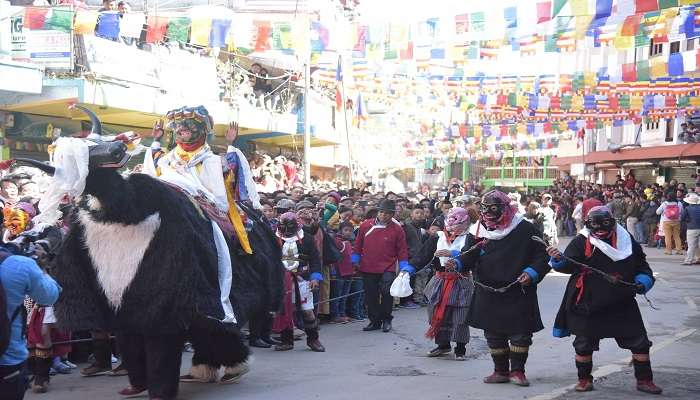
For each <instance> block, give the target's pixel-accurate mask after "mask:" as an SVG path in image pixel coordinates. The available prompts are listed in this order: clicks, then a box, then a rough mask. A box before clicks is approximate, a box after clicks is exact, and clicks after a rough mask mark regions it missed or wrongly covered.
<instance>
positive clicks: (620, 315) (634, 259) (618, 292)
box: [554, 235, 654, 338]
mask: <svg viewBox="0 0 700 400" xmlns="http://www.w3.org/2000/svg"><path fill="white" fill-rule="evenodd" d="M585 246H586V238H585V237H584V236H583V235H578V236H576V237H575V238H574V239H573V240H572V241H571V243H569V246H567V248H566V250H565V251H564V254H565V255H566V256H568V257H571V258H572V259H574V260H576V261H579V262H582V263H585V264H589V265H591V266H592V267H595V268H597V269H600V270H602V271H604V272H606V273H608V274H615V275H618V276H619V277H620V278H621V279H622V280H624V281H626V282H634V281H635V277H636V276H637V275H640V274H643V275H646V276H647V277H648V279H649V282H650V283H652V284H653V281H654V278H653V273H652V271H651V268H650V267H649V263H647V261H646V255H645V254H644V251H642V248H641V246H640V245H639V244H638V243H637V242H635V241H634V240H632V255H631V256H629V257H627V258H626V259H624V260H620V261H613V260H612V259H610V258H609V257H608V256H606V255H605V254H603V252H602V251H600V250H598V249H595V247H593V248H594V250H593V253H592V255H591V257H590V258H586V257H585ZM554 265H555V267H556V270H557V271H558V272H563V273H565V274H571V278H569V283H568V284H567V285H566V291H565V293H564V298H563V299H562V302H561V306H560V308H559V312H558V313H557V317H556V321H555V323H554V335H555V336H558V337H562V336H567V335H568V334H574V335H583V336H587V337H592V338H611V337H630V336H638V335H640V334H645V333H646V330H645V328H644V322H643V321H642V315H641V314H640V312H639V307H638V306H637V301H636V300H635V296H636V290H635V288H633V287H629V286H623V285H620V284H617V285H613V284H611V283H610V282H608V281H607V280H605V278H604V277H602V276H601V275H599V274H597V273H594V272H591V273H588V274H586V275H585V276H584V277H583V278H582V277H581V275H582V273H581V269H580V268H579V267H578V266H577V265H575V264H573V263H571V262H566V261H563V262H562V263H561V264H554ZM577 283H579V285H578V286H581V283H583V290H582V292H583V293H582V294H581V297H580V299H579V293H580V292H581V289H579V288H577V287H576V286H577Z"/></svg>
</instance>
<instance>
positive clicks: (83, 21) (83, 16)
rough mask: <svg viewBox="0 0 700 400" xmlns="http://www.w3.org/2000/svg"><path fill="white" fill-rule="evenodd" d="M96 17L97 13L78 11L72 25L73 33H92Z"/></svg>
mask: <svg viewBox="0 0 700 400" xmlns="http://www.w3.org/2000/svg"><path fill="white" fill-rule="evenodd" d="M98 15H99V14H98V13H97V11H87V10H78V11H77V13H76V14H75V22H74V23H73V29H74V30H75V33H77V34H80V35H89V34H92V33H94V32H95V25H96V24H97V17H98Z"/></svg>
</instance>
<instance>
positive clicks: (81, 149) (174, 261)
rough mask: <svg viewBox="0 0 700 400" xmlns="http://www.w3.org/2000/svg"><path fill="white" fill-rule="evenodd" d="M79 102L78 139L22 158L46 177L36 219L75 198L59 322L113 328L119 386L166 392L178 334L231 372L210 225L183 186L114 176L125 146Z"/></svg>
mask: <svg viewBox="0 0 700 400" xmlns="http://www.w3.org/2000/svg"><path fill="white" fill-rule="evenodd" d="M79 108H80V107H79ZM83 110H84V111H85V112H87V113H88V114H89V115H90V118H91V120H92V124H93V127H92V132H91V134H90V135H89V136H88V137H87V139H86V140H83V139H74V138H59V139H58V140H57V141H56V147H55V152H54V154H53V163H54V166H48V165H45V164H42V163H39V162H35V161H30V160H24V161H26V162H28V163H31V164H33V165H34V166H36V167H38V168H40V169H42V170H44V171H46V172H48V173H50V174H53V175H54V180H53V181H52V185H51V187H49V189H48V190H47V193H46V195H45V196H44V197H43V198H42V201H41V203H40V204H39V208H40V209H41V211H42V214H41V215H40V217H41V216H45V218H46V216H50V215H53V214H54V213H55V211H56V209H57V207H58V205H59V204H60V200H61V199H62V198H63V197H64V195H66V194H68V195H69V196H74V197H75V202H76V208H75V210H74V212H73V213H72V214H71V216H70V217H69V219H70V228H69V231H68V233H67V235H66V237H65V240H64V243H63V247H62V249H61V251H60V254H59V256H58V257H57V260H56V270H55V275H56V279H57V281H58V282H59V283H60V285H61V286H62V288H63V292H62V294H61V297H60V299H59V301H58V302H57V304H56V306H55V311H56V315H57V319H58V321H59V325H60V326H62V327H65V328H68V329H71V330H104V331H112V332H117V333H118V334H119V335H120V342H121V345H122V351H123V358H124V362H125V363H126V364H127V365H128V375H129V382H130V384H131V386H130V387H129V388H127V389H125V390H124V391H122V392H121V393H122V394H130V395H131V394H137V393H139V392H142V391H145V390H148V392H149V395H150V396H151V397H152V398H164V399H172V398H175V397H176V396H177V391H178V379H179V372H180V360H181V352H182V346H183V343H184V340H185V338H186V337H189V338H190V340H191V341H192V343H193V345H194V347H195V349H196V351H198V353H197V354H198V357H199V360H194V361H193V364H196V363H197V361H199V362H201V363H202V364H204V365H206V366H208V367H209V368H212V369H214V368H219V366H220V365H224V366H225V367H226V374H225V375H224V377H223V378H222V380H225V381H233V380H235V379H237V378H238V377H240V375H242V374H243V373H245V372H246V371H247V366H246V360H247V358H248V349H247V347H245V346H244V345H243V343H242V340H241V338H240V334H239V332H238V330H237V327H236V325H235V324H234V322H233V320H231V319H230V317H229V313H230V309H229V308H230V304H227V302H226V300H227V299H228V296H222V293H227V292H229V291H230V289H231V287H230V286H229V287H224V286H222V285H221V282H222V281H226V280H227V279H228V281H229V282H230V281H231V279H230V277H231V271H230V270H229V271H228V273H226V271H222V270H221V269H220V266H221V265H220V263H219V257H218V256H217V252H218V250H219V249H220V246H219V245H218V243H217V242H216V239H215V235H216V233H217V232H216V225H215V224H212V221H211V219H210V218H209V217H208V216H207V214H206V213H205V212H204V211H203V209H202V207H200V206H199V205H198V204H197V203H196V202H195V201H193V199H192V198H191V197H190V196H188V194H187V193H185V192H184V191H183V190H181V189H179V188H176V187H173V186H172V185H170V184H168V183H165V182H163V181H160V180H157V179H155V178H153V177H150V176H148V175H144V174H131V175H130V176H128V177H126V178H125V177H123V176H121V175H120V174H119V173H118V172H117V169H118V168H121V167H123V166H124V165H125V164H126V162H127V161H128V160H129V157H130V155H129V153H128V152H127V145H126V144H125V143H124V142H122V141H119V140H114V141H107V140H105V139H106V138H103V137H102V135H101V123H100V121H99V120H98V119H97V117H96V116H95V115H94V114H92V113H90V112H89V111H88V110H85V109H83ZM234 297H235V296H234Z"/></svg>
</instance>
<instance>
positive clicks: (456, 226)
mask: <svg viewBox="0 0 700 400" xmlns="http://www.w3.org/2000/svg"><path fill="white" fill-rule="evenodd" d="M468 226H469V213H468V212H467V210H465V209H464V208H461V207H455V208H452V209H451V210H450V212H449V213H448V214H447V219H446V220H445V229H447V230H448V231H450V232H455V233H457V234H459V233H461V232H464V230H465V229H466V228H467V227H468Z"/></svg>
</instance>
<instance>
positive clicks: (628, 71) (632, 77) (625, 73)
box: [622, 63, 637, 82]
mask: <svg viewBox="0 0 700 400" xmlns="http://www.w3.org/2000/svg"><path fill="white" fill-rule="evenodd" d="M622 80H623V81H625V82H635V81H636V80H637V68H636V65H635V64H634V63H627V64H622Z"/></svg>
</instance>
